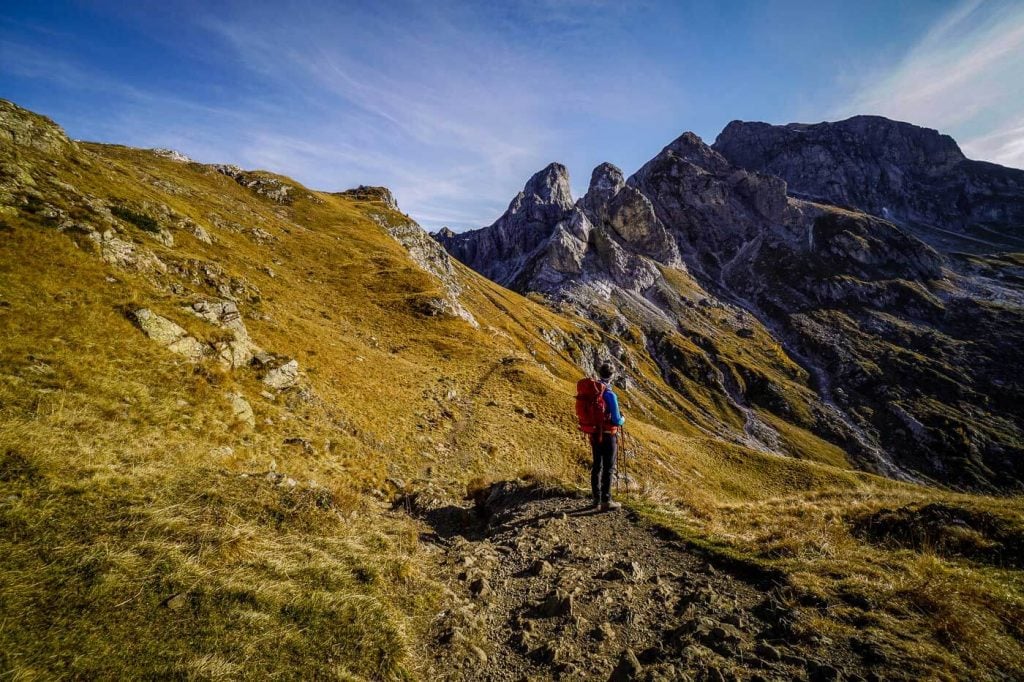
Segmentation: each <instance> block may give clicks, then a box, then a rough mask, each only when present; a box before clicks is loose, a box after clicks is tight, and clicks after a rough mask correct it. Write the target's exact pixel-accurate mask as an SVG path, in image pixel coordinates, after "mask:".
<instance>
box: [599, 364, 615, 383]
mask: <svg viewBox="0 0 1024 682" xmlns="http://www.w3.org/2000/svg"><path fill="white" fill-rule="evenodd" d="M597 375H598V376H599V377H601V379H602V380H604V381H611V380H612V377H613V376H615V370H614V369H612V366H611V365H609V364H608V363H607V362H606V363H604V364H603V365H601V366H600V367H598V369H597Z"/></svg>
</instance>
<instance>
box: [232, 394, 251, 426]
mask: <svg viewBox="0 0 1024 682" xmlns="http://www.w3.org/2000/svg"><path fill="white" fill-rule="evenodd" d="M228 400H229V401H230V403H231V413H232V415H233V416H234V418H235V421H236V422H238V423H240V424H242V425H244V426H246V427H248V428H250V429H253V428H255V427H256V415H255V414H253V411H252V405H250V404H249V401H248V400H246V399H245V396H244V395H242V394H241V393H236V392H231V393H228Z"/></svg>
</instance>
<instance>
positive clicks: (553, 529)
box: [409, 482, 875, 681]
mask: <svg viewBox="0 0 1024 682" xmlns="http://www.w3.org/2000/svg"><path fill="white" fill-rule="evenodd" d="M587 504H588V503H587V500H585V499H581V498H574V497H568V496H566V495H565V493H564V492H563V491H558V490H554V489H546V488H544V487H541V486H531V485H528V484H525V483H523V482H501V483H497V484H494V485H492V486H491V487H490V488H488V489H486V490H484V491H482V492H481V493H480V495H479V498H478V499H477V504H476V506H475V508H473V507H472V506H471V505H470V504H469V503H467V505H466V506H464V507H463V506H457V505H449V506H440V507H435V508H432V509H418V510H417V509H416V506H415V504H414V503H410V504H409V508H410V509H412V510H413V512H414V513H416V514H417V515H418V516H420V517H421V518H422V519H423V520H424V521H425V522H426V523H427V524H428V525H429V526H430V527H431V528H432V531H433V532H427V533H424V534H423V536H422V537H421V540H422V541H423V542H424V543H426V544H427V545H428V546H429V547H430V548H431V552H432V553H433V554H434V555H435V557H436V561H437V567H436V568H437V571H438V572H439V575H440V577H441V579H442V580H443V581H445V582H446V583H447V584H448V586H449V589H450V591H449V593H448V595H447V596H448V604H447V608H446V609H445V610H444V611H443V612H442V613H440V614H439V615H438V617H437V619H436V620H435V622H434V624H433V628H432V638H433V647H432V651H431V652H430V654H431V655H432V656H433V657H434V664H433V665H432V666H431V668H430V670H428V671H427V677H428V679H429V678H435V679H436V678H440V679H452V680H516V681H518V680H528V679H549V678H562V679H600V680H607V679H615V680H794V679H795V680H840V679H853V680H856V679H872V678H874V677H875V676H873V675H871V674H869V673H868V674H866V676H862V675H861V674H858V673H865V671H864V669H863V668H862V666H863V661H862V659H861V657H860V656H856V655H854V654H853V653H852V652H851V651H850V650H849V649H848V648H847V647H843V648H840V647H836V646H833V645H832V644H831V643H830V642H827V641H825V642H822V641H818V642H815V641H814V637H811V638H810V639H808V638H807V637H806V633H804V635H803V636H797V635H796V634H794V631H795V630H796V629H799V626H797V624H796V620H795V611H794V609H793V606H792V605H791V603H790V600H788V599H787V598H786V587H785V586H784V585H783V584H782V580H781V579H780V578H779V577H777V576H771V575H767V574H765V573H762V572H759V571H757V570H755V569H753V568H744V567H742V566H739V565H730V566H729V567H727V568H723V567H722V566H721V565H719V566H718V567H716V566H715V565H714V562H713V560H711V559H709V558H706V557H704V556H702V555H701V554H699V553H698V552H695V551H694V550H692V549H690V548H688V547H687V546H685V545H684V544H682V543H680V542H679V541H678V540H677V539H675V538H674V536H672V535H671V534H670V533H667V532H663V531H659V530H658V529H656V528H651V527H649V526H648V525H645V524H644V523H642V522H641V520H640V519H639V518H638V517H637V516H636V515H635V514H633V513H631V512H629V511H626V510H622V511H618V512H611V513H604V514H600V513H594V512H592V511H590V510H588V509H587ZM791 641H799V642H800V644H799V646H793V645H790V644H789V643H788V642H791Z"/></svg>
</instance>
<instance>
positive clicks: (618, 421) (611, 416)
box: [601, 381, 626, 426]
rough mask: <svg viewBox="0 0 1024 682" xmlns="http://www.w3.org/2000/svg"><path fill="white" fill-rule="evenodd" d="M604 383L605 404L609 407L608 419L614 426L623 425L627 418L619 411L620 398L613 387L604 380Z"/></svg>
mask: <svg viewBox="0 0 1024 682" xmlns="http://www.w3.org/2000/svg"><path fill="white" fill-rule="evenodd" d="M601 383H602V384H603V385H604V404H605V407H606V408H607V409H608V421H610V422H611V424H612V426H622V425H623V424H625V423H626V418H625V417H623V416H622V413H621V412H619V398H618V396H616V395H615V391H613V390H612V387H611V386H610V385H608V384H606V383H604V382H603V381H602V382H601Z"/></svg>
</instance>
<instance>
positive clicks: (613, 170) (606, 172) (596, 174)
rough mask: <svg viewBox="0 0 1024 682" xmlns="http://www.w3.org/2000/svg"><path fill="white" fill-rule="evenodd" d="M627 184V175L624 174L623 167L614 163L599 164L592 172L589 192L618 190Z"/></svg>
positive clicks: (613, 191)
mask: <svg viewBox="0 0 1024 682" xmlns="http://www.w3.org/2000/svg"><path fill="white" fill-rule="evenodd" d="M625 184H626V177H625V176H624V175H623V174H622V169H621V168H619V167H618V166H616V165H615V164H613V163H608V162H607V161H605V162H604V163H601V164H598V165H597V166H596V167H595V168H594V170H593V172H591V174H590V188H589V189H588V190H587V193H588V194H589V193H590V192H594V191H599V192H612V193H615V192H618V191H619V190H620V189H622V187H623V186H624V185H625Z"/></svg>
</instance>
